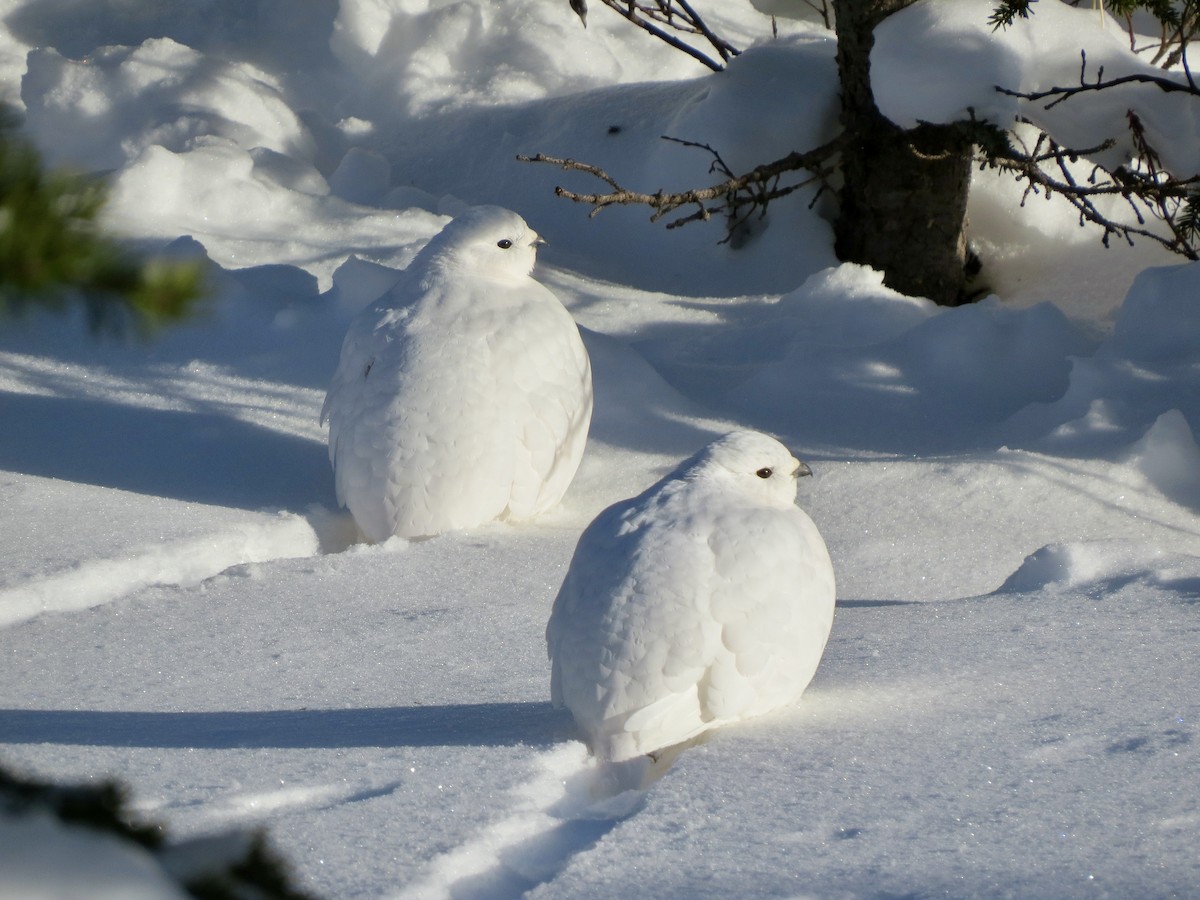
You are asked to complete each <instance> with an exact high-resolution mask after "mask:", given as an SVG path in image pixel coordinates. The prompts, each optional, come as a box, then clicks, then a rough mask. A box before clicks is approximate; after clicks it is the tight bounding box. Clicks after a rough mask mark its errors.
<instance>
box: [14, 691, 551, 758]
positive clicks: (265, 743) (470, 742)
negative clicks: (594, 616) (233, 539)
mask: <svg viewBox="0 0 1200 900" xmlns="http://www.w3.org/2000/svg"><path fill="white" fill-rule="evenodd" d="M572 729H573V726H572V723H571V717H570V714H569V713H567V712H565V711H563V710H556V709H554V708H553V707H552V706H551V705H550V704H549V703H548V702H532V703H515V702H514V703H466V704H452V705H439V706H404V707H368V708H362V709H294V710H293V709H284V710H262V711H254V712H241V711H237V712H125V711H115V710H51V709H4V710H0V743H9V744H74V745H79V746H85V747H145V748H164V749H204V750H233V749H239V748H245V749H297V750H312V749H343V748H347V747H459V746H487V747H509V746H516V745H525V746H530V747H549V746H551V745H554V744H559V743H562V742H563V741H566V740H568V739H569V738H571V737H572V734H573V730H572Z"/></svg>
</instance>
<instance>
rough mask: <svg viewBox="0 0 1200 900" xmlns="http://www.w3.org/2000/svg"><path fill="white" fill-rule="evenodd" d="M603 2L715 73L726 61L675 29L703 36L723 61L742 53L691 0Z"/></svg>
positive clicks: (603, 0)
mask: <svg viewBox="0 0 1200 900" xmlns="http://www.w3.org/2000/svg"><path fill="white" fill-rule="evenodd" d="M600 2H601V3H603V4H604V5H605V6H607V7H608V8H609V9H611V10H613V11H614V12H616V13H617V14H618V15H620V16H623V17H624V18H626V19H628V20H629V21H630V22H632V23H633V24H634V25H636V26H637V27H638V28H641V29H642V30H643V31H645V32H647V33H649V34H652V35H654V36H655V37H656V38H658V39H659V40H660V41H664V42H666V43H667V44H670V45H671V46H672V47H674V48H675V49H676V50H680V51H682V52H684V53H686V54H687V55H688V56H690V57H692V58H693V59H695V60H696V61H697V62H699V63H702V64H703V65H705V66H708V68H710V69H712V70H713V71H714V72H720V71H721V70H723V69H724V68H725V66H724V65H723V64H722V62H718V61H717V60H715V59H713V58H712V57H711V56H710V55H709V54H707V53H705V52H704V51H703V50H700V49H698V48H696V47H693V46H692V45H691V44H689V43H688V42H687V41H684V40H683V39H681V38H679V37H676V36H675V35H674V34H672V33H671V31H679V32H683V33H686V34H698V35H700V36H702V37H703V38H704V39H705V40H706V41H708V43H709V45H710V46H712V48H713V49H714V50H716V51H717V55H718V56H719V57H720V58H721V60H722V61H723V62H728V61H729V59H730V57H733V56H737V55H738V53H740V52H741V51H739V50H738V48H737V47H735V46H733V44H731V43H729V42H728V41H727V40H725V39H724V38H722V37H721V36H720V35H718V34H716V33H715V32H714V31H713V30H712V29H711V28H709V27H708V25H707V24H705V22H704V19H703V18H701V16H700V15H699V14H698V13H697V12H696V11H695V9H693V8H692V5H691V4H690V3H689V2H688V0H655V2H654V3H653V4H650V3H647V2H639V0H600ZM656 23H657V24H656ZM668 29H670V30H668Z"/></svg>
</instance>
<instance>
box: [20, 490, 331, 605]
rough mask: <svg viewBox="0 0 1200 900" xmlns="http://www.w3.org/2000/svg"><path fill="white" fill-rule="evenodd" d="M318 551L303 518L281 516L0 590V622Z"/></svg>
mask: <svg viewBox="0 0 1200 900" xmlns="http://www.w3.org/2000/svg"><path fill="white" fill-rule="evenodd" d="M318 549H319V541H318V538H317V534H316V532H315V531H314V530H313V528H312V526H311V525H309V523H308V522H307V521H306V520H305V519H303V518H301V517H299V516H296V515H292V514H282V515H279V516H277V517H275V518H273V519H269V520H267V521H265V522H262V523H259V524H250V523H247V524H241V525H238V526H235V527H233V528H231V529H229V530H228V531H226V532H224V533H219V534H213V535H206V536H203V537H198V538H191V539H186V540H180V541H175V542H172V543H168V544H161V545H158V546H152V547H144V548H142V549H139V550H131V551H129V552H128V553H127V554H124V555H122V556H121V557H117V558H109V559H91V560H88V561H86V562H81V563H79V564H78V565H77V566H75V567H74V568H72V569H69V570H67V571H64V572H59V573H56V574H53V575H45V576H42V577H39V578H34V579H30V580H29V581H27V582H25V583H23V584H17V585H14V586H11V587H8V588H6V589H5V590H3V591H0V626H4V625H12V624H14V623H16V622H22V621H25V620H27V619H32V618H33V617H34V616H37V615H40V614H41V613H44V612H66V611H70V610H78V609H90V608H92V607H94V606H100V605H102V604H104V603H110V602H112V601H113V600H116V599H118V598H120V597H124V596H126V595H128V594H132V593H134V592H135V591H138V590H141V589H142V588H144V587H148V586H149V585H152V584H158V585H178V586H180V587H187V586H189V585H195V584H199V583H200V582H201V581H203V580H204V579H206V578H209V577H211V576H213V575H216V574H218V573H220V572H223V571H225V570H226V569H228V568H231V567H232V566H235V565H239V564H244V563H258V562H265V561H267V560H273V559H291V558H296V557H304V556H313V555H315V554H316V553H317V550H318Z"/></svg>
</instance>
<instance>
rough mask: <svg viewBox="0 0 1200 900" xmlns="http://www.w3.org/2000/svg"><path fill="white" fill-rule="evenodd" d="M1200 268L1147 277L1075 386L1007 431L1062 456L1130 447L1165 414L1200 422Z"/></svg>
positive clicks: (1076, 362) (1163, 270)
mask: <svg viewBox="0 0 1200 900" xmlns="http://www.w3.org/2000/svg"><path fill="white" fill-rule="evenodd" d="M1198 294H1200V266H1197V265H1196V264H1195V263H1186V264H1184V265H1180V266H1165V267H1160V268H1153V269H1147V270H1145V271H1143V272H1141V273H1140V274H1139V275H1138V276H1137V278H1136V279H1135V280H1134V282H1133V286H1132V287H1131V288H1130V290H1129V294H1128V295H1127V296H1126V298H1125V302H1124V303H1123V304H1122V306H1121V309H1120V310H1119V312H1118V315H1117V318H1116V322H1115V325H1114V330H1113V334H1112V337H1110V338H1109V339H1108V340H1106V341H1104V342H1103V343H1101V344H1100V345H1099V347H1097V348H1096V351H1095V353H1094V354H1092V355H1090V356H1076V357H1075V358H1073V359H1072V360H1070V366H1071V373H1070V379H1069V386H1068V388H1067V389H1066V391H1064V392H1063V393H1062V395H1061V396H1060V397H1059V398H1058V399H1056V400H1054V401H1053V402H1051V403H1049V404H1037V403H1035V404H1031V405H1030V406H1029V407H1028V408H1026V409H1023V410H1020V411H1019V412H1018V413H1017V414H1016V415H1014V417H1013V419H1012V420H1011V421H1010V422H1009V423H1007V425H1006V426H1005V433H1006V434H1007V435H1008V437H1009V438H1010V439H1011V440H1013V441H1016V442H1017V443H1020V444H1021V445H1023V446H1031V447H1035V448H1038V449H1043V450H1047V451H1050V452H1058V453H1064V452H1066V453H1073V454H1080V453H1096V452H1099V451H1108V452H1110V453H1111V452H1117V451H1121V450H1123V449H1124V448H1125V447H1126V446H1128V444H1130V443H1131V442H1132V441H1134V440H1135V439H1136V438H1137V437H1140V436H1141V435H1143V434H1145V433H1146V431H1147V430H1148V429H1149V428H1150V427H1151V426H1152V425H1153V424H1154V423H1155V422H1156V421H1157V420H1158V419H1159V417H1160V416H1162V415H1163V414H1164V413H1166V412H1168V411H1170V410H1175V411H1176V412H1177V413H1178V415H1179V416H1180V417H1181V418H1182V419H1183V420H1184V422H1185V423H1186V424H1188V425H1190V426H1191V427H1192V428H1193V429H1194V428H1195V427H1196V423H1200V365H1197V363H1196V358H1195V348H1196V347H1197V346H1200V304H1198V303H1196V302H1195V299H1196V297H1197V295H1198Z"/></svg>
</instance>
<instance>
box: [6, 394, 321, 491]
mask: <svg viewBox="0 0 1200 900" xmlns="http://www.w3.org/2000/svg"><path fill="white" fill-rule="evenodd" d="M314 416H315V411H314ZM0 421H3V422H4V434H3V436H2V437H0V469H5V470H8V471H11V472H22V473H24V474H26V475H40V476H43V477H46V478H60V479H63V480H65V481H73V482H80V483H84V484H94V485H98V486H100V487H108V488H118V489H120V490H125V491H132V492H134V493H138V494H149V495H151V496H156V497H169V498H172V499H175V500H183V501H188V502H192V503H207V504H211V505H215V506H228V507H233V508H239V509H263V508H270V509H287V510H290V511H292V512H300V511H303V510H304V509H306V508H307V507H308V506H309V505H311V504H313V503H322V504H324V505H325V506H328V507H329V508H331V509H332V508H336V506H337V503H336V501H335V500H334V496H333V476H332V474H331V473H330V470H329V460H328V457H327V455H326V450H325V445H324V444H322V443H318V442H317V441H313V440H306V439H304V438H302V437H296V436H292V435H287V434H283V433H281V432H277V431H271V430H269V429H266V428H260V427H258V426H256V425H254V424H251V423H248V422H241V421H238V420H237V419H234V418H231V417H230V416H228V415H223V414H221V413H220V412H207V411H192V412H182V411H175V410H161V409H147V408H145V407H137V406H126V405H121V404H115V403H108V402H105V401H101V400H91V399H73V398H61V397H45V396H38V395H32V394H10V393H3V394H0Z"/></svg>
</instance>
